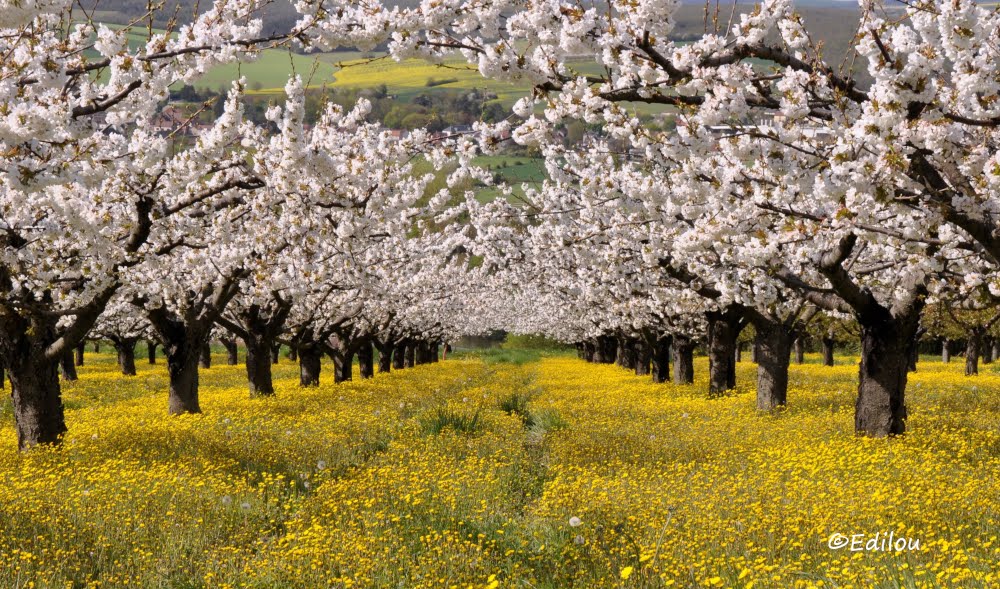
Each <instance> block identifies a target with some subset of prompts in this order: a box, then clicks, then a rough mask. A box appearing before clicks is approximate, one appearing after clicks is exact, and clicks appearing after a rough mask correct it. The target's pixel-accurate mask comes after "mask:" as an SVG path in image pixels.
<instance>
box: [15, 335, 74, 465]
mask: <svg viewBox="0 0 1000 589" xmlns="http://www.w3.org/2000/svg"><path fill="white" fill-rule="evenodd" d="M36 354H37V351H35V353H30V352H29V353H27V354H24V353H22V354H18V356H20V358H18V359H17V360H16V361H15V363H12V365H11V366H10V367H9V368H8V372H9V374H10V388H11V390H12V391H13V392H12V397H13V402H14V418H15V419H14V421H15V427H16V428H17V445H18V448H20V449H21V450H26V449H28V448H30V447H31V446H35V445H37V444H55V443H58V442H59V441H60V440H61V438H62V435H63V434H64V433H66V420H65V417H64V412H63V404H62V399H61V396H60V390H59V373H58V369H57V364H56V363H55V362H51V361H44V358H43V357H39V356H37V355H36Z"/></svg>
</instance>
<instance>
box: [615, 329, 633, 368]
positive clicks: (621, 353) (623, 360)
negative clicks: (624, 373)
mask: <svg viewBox="0 0 1000 589" xmlns="http://www.w3.org/2000/svg"><path fill="white" fill-rule="evenodd" d="M635 345H636V342H635V340H634V339H633V338H630V337H620V338H618V365H619V366H621V367H622V368H624V369H625V370H635V369H636V367H635V363H636V354H635Z"/></svg>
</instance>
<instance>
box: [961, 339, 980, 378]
mask: <svg viewBox="0 0 1000 589" xmlns="http://www.w3.org/2000/svg"><path fill="white" fill-rule="evenodd" d="M982 341H983V330H982V329H980V328H973V329H970V330H969V333H968V335H967V336H966V340H965V376H977V375H978V374H979V350H980V348H981V344H982Z"/></svg>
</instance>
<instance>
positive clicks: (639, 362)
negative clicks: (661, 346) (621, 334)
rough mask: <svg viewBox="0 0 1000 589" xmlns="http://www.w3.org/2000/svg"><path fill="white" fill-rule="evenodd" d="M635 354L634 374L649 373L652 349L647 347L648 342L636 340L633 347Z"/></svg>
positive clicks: (644, 374)
mask: <svg viewBox="0 0 1000 589" xmlns="http://www.w3.org/2000/svg"><path fill="white" fill-rule="evenodd" d="M633 350H634V354H635V361H634V363H633V364H634V366H635V375H636V376H646V375H647V374H649V363H650V361H651V360H652V351H651V350H650V349H649V344H647V343H646V342H645V341H643V340H641V339H640V340H637V341H636V342H635V346H634V347H633Z"/></svg>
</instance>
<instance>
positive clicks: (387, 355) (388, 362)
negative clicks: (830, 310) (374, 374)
mask: <svg viewBox="0 0 1000 589" xmlns="http://www.w3.org/2000/svg"><path fill="white" fill-rule="evenodd" d="M374 345H375V349H376V350H378V372H379V374H385V373H387V372H390V371H391V370H392V360H393V358H392V348H393V345H392V341H391V340H390V339H388V338H386V339H384V340H380V339H376V340H375V343H374Z"/></svg>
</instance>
